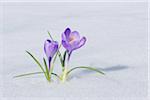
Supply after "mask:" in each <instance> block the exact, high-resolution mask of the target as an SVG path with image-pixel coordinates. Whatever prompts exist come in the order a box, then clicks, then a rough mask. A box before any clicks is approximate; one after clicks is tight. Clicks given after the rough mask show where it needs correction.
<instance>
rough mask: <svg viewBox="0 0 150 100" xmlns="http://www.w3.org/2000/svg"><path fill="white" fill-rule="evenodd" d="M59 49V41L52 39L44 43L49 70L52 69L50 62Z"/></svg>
mask: <svg viewBox="0 0 150 100" xmlns="http://www.w3.org/2000/svg"><path fill="white" fill-rule="evenodd" d="M57 50H58V42H57V41H51V40H46V41H45V43H44V51H45V54H46V56H47V58H48V61H49V70H50V63H51V60H52V57H53V56H54V54H55V53H56V52H57Z"/></svg>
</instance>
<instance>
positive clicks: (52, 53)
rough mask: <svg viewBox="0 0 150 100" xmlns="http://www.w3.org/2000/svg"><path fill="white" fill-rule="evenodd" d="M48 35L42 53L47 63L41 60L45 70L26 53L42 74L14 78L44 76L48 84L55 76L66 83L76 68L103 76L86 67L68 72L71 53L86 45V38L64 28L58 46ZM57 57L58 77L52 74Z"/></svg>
mask: <svg viewBox="0 0 150 100" xmlns="http://www.w3.org/2000/svg"><path fill="white" fill-rule="evenodd" d="M48 34H49V36H50V38H49V39H47V40H46V41H45V43H44V52H45V54H46V56H47V61H46V60H45V58H43V61H44V67H45V68H44V67H43V66H42V65H41V63H40V62H39V60H38V59H37V58H36V57H35V56H33V54H31V53H30V52H28V51H26V52H27V53H28V54H29V55H30V56H31V57H32V58H33V60H34V61H35V62H36V63H37V65H38V66H39V67H40V69H41V71H42V72H34V73H28V74H22V75H18V76H15V77H21V76H27V75H32V74H44V75H45V78H46V79H47V80H48V81H49V82H50V81H51V76H52V75H55V76H57V77H58V78H59V79H60V80H61V81H62V82H64V81H66V79H67V77H68V75H69V73H70V72H72V71H73V70H75V69H78V68H85V69H88V70H92V71H96V72H98V73H100V74H104V73H103V72H101V71H100V70H98V69H96V68H92V67H87V66H79V67H74V68H72V69H70V70H69V61H70V57H71V54H72V52H73V51H74V50H77V49H79V48H81V47H82V46H83V45H84V44H85V43H86V40H87V39H86V37H84V36H83V37H81V36H80V34H79V32H77V31H71V29H70V28H66V29H65V31H64V32H63V33H62V34H61V39H62V40H61V44H60V45H59V43H58V42H57V41H55V40H54V39H53V38H52V36H51V34H50V33H49V32H48ZM61 46H63V47H64V48H65V51H64V53H63V55H62V53H61V52H60V48H61ZM57 56H58V57H59V59H60V62H61V67H62V73H61V75H58V74H56V73H54V72H53V69H54V63H55V60H56V58H57ZM47 62H48V64H47Z"/></svg>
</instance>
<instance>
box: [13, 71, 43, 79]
mask: <svg viewBox="0 0 150 100" xmlns="http://www.w3.org/2000/svg"><path fill="white" fill-rule="evenodd" d="M35 74H43V72H33V73H26V74H20V75H16V76H14V77H13V78H17V77H24V76H30V75H35Z"/></svg>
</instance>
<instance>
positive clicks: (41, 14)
mask: <svg viewBox="0 0 150 100" xmlns="http://www.w3.org/2000/svg"><path fill="white" fill-rule="evenodd" d="M1 7H3V10H2V11H3V13H1V14H2V16H3V19H2V18H1V21H2V22H3V25H2V26H3V27H2V26H0V28H2V29H3V31H1V33H0V36H1V38H2V39H1V41H2V42H1V44H0V48H2V49H1V55H0V59H2V60H1V61H2V63H1V65H0V66H1V67H0V68H1V73H0V79H1V84H0V89H1V93H0V97H1V98H3V99H6V100H16V99H17V100H20V99H21V100H26V99H28V100H30V99H31V100H34V99H35V100H37V99H42V100H44V99H45V100H46V99H48V98H49V99H52V100H79V99H85V100H100V99H102V100H146V99H147V96H148V64H147V63H148V56H147V54H148V50H147V49H148V47H147V45H148V43H147V42H148V39H147V37H148V34H147V33H148V31H147V30H148V25H147V21H148V18H147V15H148V13H147V4H146V3H142V2H126V3H123V2H122V3H121V2H120V3H119V2H114V3H110V2H107V3H106V2H95V3H94V2H93V3H91V2H90V3H85V2H84V3H81V2H80V3H78V2H76V3H71V2H69V3H66V2H64V3H63V2H61V3H55V2H49V3H44V2H43V3H41V2H40V3H35V2H34V3H17V2H16V3H3V4H1ZM66 27H70V28H71V29H72V30H77V31H79V32H80V34H81V35H82V36H86V37H87V39H88V41H87V43H86V45H85V46H84V47H82V48H81V49H79V50H76V51H74V52H73V55H72V57H71V62H70V67H71V66H73V67H75V66H80V65H88V66H93V67H96V68H99V69H101V70H103V71H104V72H105V73H106V75H105V76H103V75H99V74H97V73H94V72H91V71H86V70H76V71H75V72H73V73H72V75H71V76H70V78H69V79H68V81H67V82H66V83H64V84H62V83H60V82H58V81H57V80H56V79H55V78H54V80H53V82H52V83H50V84H49V83H48V82H47V81H46V80H45V78H44V76H43V75H34V76H30V77H24V78H16V79H14V78H13V76H15V75H18V74H22V73H27V72H32V71H39V68H38V67H37V66H36V64H35V63H34V62H33V60H32V59H31V58H30V57H29V56H28V55H27V54H25V50H29V51H31V52H33V53H34V54H35V55H36V56H37V57H38V58H39V59H41V60H42V57H43V56H45V55H44V52H43V43H44V40H45V39H47V38H48V35H47V30H49V31H50V32H51V33H52V34H53V36H54V38H56V39H57V40H59V42H60V39H61V38H60V35H61V33H62V32H63V31H64V29H65V28H66ZM60 68H61V67H60V65H59V61H57V64H56V66H55V72H57V73H59V72H60V70H61V69H60Z"/></svg>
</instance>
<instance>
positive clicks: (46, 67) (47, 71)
mask: <svg viewBox="0 0 150 100" xmlns="http://www.w3.org/2000/svg"><path fill="white" fill-rule="evenodd" d="M43 61H44V65H45V70H46V74H47V78H48V80H50V75H49V70H48V66H47V64H46V60H45V58H43Z"/></svg>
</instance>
